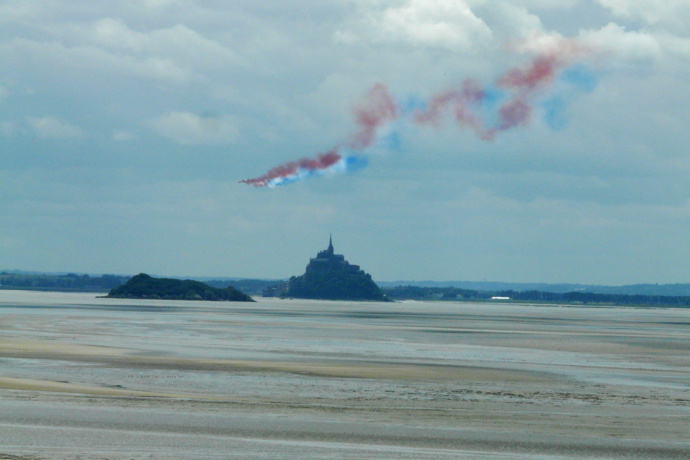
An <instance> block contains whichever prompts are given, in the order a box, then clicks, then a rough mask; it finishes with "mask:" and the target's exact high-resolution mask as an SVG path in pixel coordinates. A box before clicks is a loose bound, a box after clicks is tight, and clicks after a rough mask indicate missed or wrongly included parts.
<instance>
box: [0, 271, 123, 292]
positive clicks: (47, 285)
mask: <svg viewBox="0 0 690 460" xmlns="http://www.w3.org/2000/svg"><path fill="white" fill-rule="evenodd" d="M128 279H129V276H120V275H102V276H89V275H76V274H74V273H68V274H66V275H56V274H33V273H8V272H2V273H0V289H24V290H29V291H66V292H106V291H109V290H111V289H113V288H116V287H118V286H121V285H122V284H123V283H125V282H126V281H127V280H128Z"/></svg>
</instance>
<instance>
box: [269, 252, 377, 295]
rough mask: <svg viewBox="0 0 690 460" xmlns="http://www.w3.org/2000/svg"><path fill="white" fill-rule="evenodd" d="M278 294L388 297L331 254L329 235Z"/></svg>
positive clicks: (356, 269)
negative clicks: (323, 247) (315, 253)
mask: <svg viewBox="0 0 690 460" xmlns="http://www.w3.org/2000/svg"><path fill="white" fill-rule="evenodd" d="M279 295H280V296H281V297H293V298H300V299H325V300H376V301H387V300H388V299H387V298H386V295H385V294H384V293H383V291H382V290H381V289H380V288H379V287H378V286H377V285H376V283H374V281H373V280H372V279H371V275H369V274H368V273H365V272H364V271H363V270H361V269H360V268H359V265H352V264H350V263H349V262H348V261H347V260H345V257H344V256H343V255H342V254H336V253H335V251H334V250H333V239H332V238H331V239H330V241H329V243H328V248H327V249H325V250H323V251H321V252H319V253H318V254H317V256H316V257H315V258H313V259H311V260H310V261H309V265H307V269H306V271H305V273H304V275H301V276H293V277H291V278H290V279H289V280H288V282H287V286H286V288H285V290H284V291H283V292H281V293H280V294H279Z"/></svg>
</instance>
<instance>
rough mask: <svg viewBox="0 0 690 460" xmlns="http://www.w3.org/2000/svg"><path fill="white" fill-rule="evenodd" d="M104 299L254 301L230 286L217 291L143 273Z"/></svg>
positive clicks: (193, 282)
mask: <svg viewBox="0 0 690 460" xmlns="http://www.w3.org/2000/svg"><path fill="white" fill-rule="evenodd" d="M106 297H114V298H119V299H165V300H214V301H230V302H254V299H252V298H251V297H249V296H248V295H246V294H244V293H243V292H240V291H238V290H237V289H235V288H233V287H232V286H228V287H227V288H225V289H219V288H214V287H211V286H209V285H207V284H204V283H202V282H199V281H193V280H177V279H170V278H154V277H152V276H149V275H147V274H145V273H140V274H138V275H136V276H134V277H132V278H131V279H130V280H129V281H127V282H126V283H125V284H123V285H122V286H120V287H116V288H115V289H112V290H111V291H110V292H109V293H108V295H107V296H106Z"/></svg>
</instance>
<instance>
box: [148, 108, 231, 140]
mask: <svg viewBox="0 0 690 460" xmlns="http://www.w3.org/2000/svg"><path fill="white" fill-rule="evenodd" d="M147 125H148V126H150V127H151V128H153V129H154V130H155V131H156V132H157V133H158V134H159V135H160V136H163V137H166V138H169V139H172V140H174V141H175V142H178V143H180V144H185V145H203V144H225V143H228V142H233V141H234V140H236V139H237V137H238V136H239V129H238V128H237V125H236V123H235V121H234V119H233V118H232V117H229V116H220V117H218V116H201V117H200V116H198V115H196V114H193V113H191V112H169V113H166V114H164V115H161V116H159V117H156V118H154V119H152V120H149V121H148V122H147Z"/></svg>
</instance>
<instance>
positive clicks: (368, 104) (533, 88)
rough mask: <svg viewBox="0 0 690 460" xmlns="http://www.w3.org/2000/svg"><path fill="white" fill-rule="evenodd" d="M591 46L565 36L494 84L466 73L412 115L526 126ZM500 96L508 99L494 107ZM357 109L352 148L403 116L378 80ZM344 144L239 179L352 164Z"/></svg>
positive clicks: (425, 121) (291, 176) (263, 180)
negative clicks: (538, 100) (539, 100)
mask: <svg viewBox="0 0 690 460" xmlns="http://www.w3.org/2000/svg"><path fill="white" fill-rule="evenodd" d="M535 43H536V42H535ZM530 45H531V43H529V42H524V43H521V44H520V45H519V46H520V47H522V48H524V49H527V48H529V46H530ZM591 51H592V50H590V49H587V48H585V47H583V46H581V45H580V44H578V43H576V42H574V41H572V40H568V39H562V40H560V41H558V42H557V43H555V44H553V45H552V47H551V49H549V50H548V51H547V52H542V53H541V54H538V55H537V56H536V57H534V58H533V59H532V60H531V61H530V62H529V63H528V64H527V65H525V66H522V67H514V68H512V69H509V70H508V71H506V72H505V73H504V74H503V75H502V76H501V77H500V78H498V79H497V80H496V82H495V85H494V86H493V87H490V90H487V89H484V88H482V87H481V86H480V85H479V84H478V83H477V82H476V81H474V80H472V79H466V80H465V81H464V82H463V83H462V86H461V87H460V88H458V89H450V90H446V91H443V92H441V93H438V94H436V95H434V96H432V97H431V98H430V100H429V101H428V103H426V106H425V108H424V109H417V110H416V111H414V112H413V120H414V122H416V123H419V124H422V125H433V126H438V125H439V124H440V121H441V120H442V118H443V117H444V116H446V115H448V114H450V115H451V116H452V117H453V118H454V119H455V120H456V121H457V123H458V125H459V126H460V127H463V128H469V129H470V130H472V131H473V132H474V133H475V135H476V136H477V137H479V138H480V139H482V140H487V141H491V140H493V139H494V138H495V136H496V135H497V133H499V132H502V131H506V130H509V129H512V128H516V127H519V126H527V125H528V124H529V122H530V120H531V118H532V116H533V113H534V108H533V106H532V102H533V100H534V98H535V97H536V96H537V95H539V94H540V93H541V92H543V91H544V90H546V89H548V87H549V85H551V84H552V83H553V82H554V81H555V80H556V78H557V76H558V74H559V73H560V72H561V71H562V70H563V69H565V68H566V67H567V66H569V65H571V64H573V63H574V62H576V61H577V60H580V59H582V58H584V57H585V56H586V55H587V54H590V53H591ZM496 88H501V89H502V91H497V90H496ZM498 98H505V100H504V101H502V102H501V103H500V105H499V106H498V108H495V107H494V104H497V103H498V102H499V101H498V100H497V99H498ZM480 110H482V111H483V115H484V116H486V115H487V113H486V112H487V111H491V112H492V113H490V114H489V118H491V117H492V116H493V117H494V120H493V121H491V122H490V123H489V122H487V121H485V119H484V117H483V116H481V115H482V113H481V112H480ZM353 112H354V118H355V125H356V126H357V130H356V131H355V133H354V134H353V135H351V136H350V137H349V139H348V141H347V142H345V143H344V144H342V146H344V147H347V148H349V149H352V150H364V149H367V148H368V147H371V146H372V145H374V144H375V142H376V141H377V135H379V134H380V132H379V131H380V128H382V127H384V126H386V125H388V124H390V123H392V122H393V121H395V120H397V119H398V118H399V117H400V116H401V111H400V110H399V108H398V105H397V103H396V102H395V99H394V98H393V97H392V96H391V94H390V92H389V91H388V88H387V87H386V86H385V85H383V84H376V85H374V86H373V87H372V88H371V89H370V90H369V91H368V92H367V93H366V95H365V97H364V100H363V101H362V102H360V103H359V104H357V105H356V106H355V107H354V109H353ZM339 150H340V147H334V148H333V149H331V150H330V151H328V152H326V153H324V154H321V155H319V156H317V158H315V159H302V160H298V161H292V162H289V163H285V164H283V165H280V166H276V167H275V168H273V169H271V170H270V171H269V172H267V173H266V174H264V175H263V176H260V177H257V178H254V179H245V180H242V181H240V182H242V183H245V184H251V185H254V186H255V187H264V186H273V185H276V184H279V183H287V182H289V180H300V179H303V178H305V177H307V176H308V175H309V173H310V172H325V171H324V170H326V169H327V168H330V167H332V166H333V167H334V168H333V169H337V168H335V166H336V163H339V162H340V161H341V160H343V162H344V164H347V161H346V160H347V159H350V158H353V157H350V156H348V157H347V158H343V156H342V155H341V154H340V153H339ZM344 170H347V168H346V167H345V169H344ZM282 179H285V180H284V181H282Z"/></svg>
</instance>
